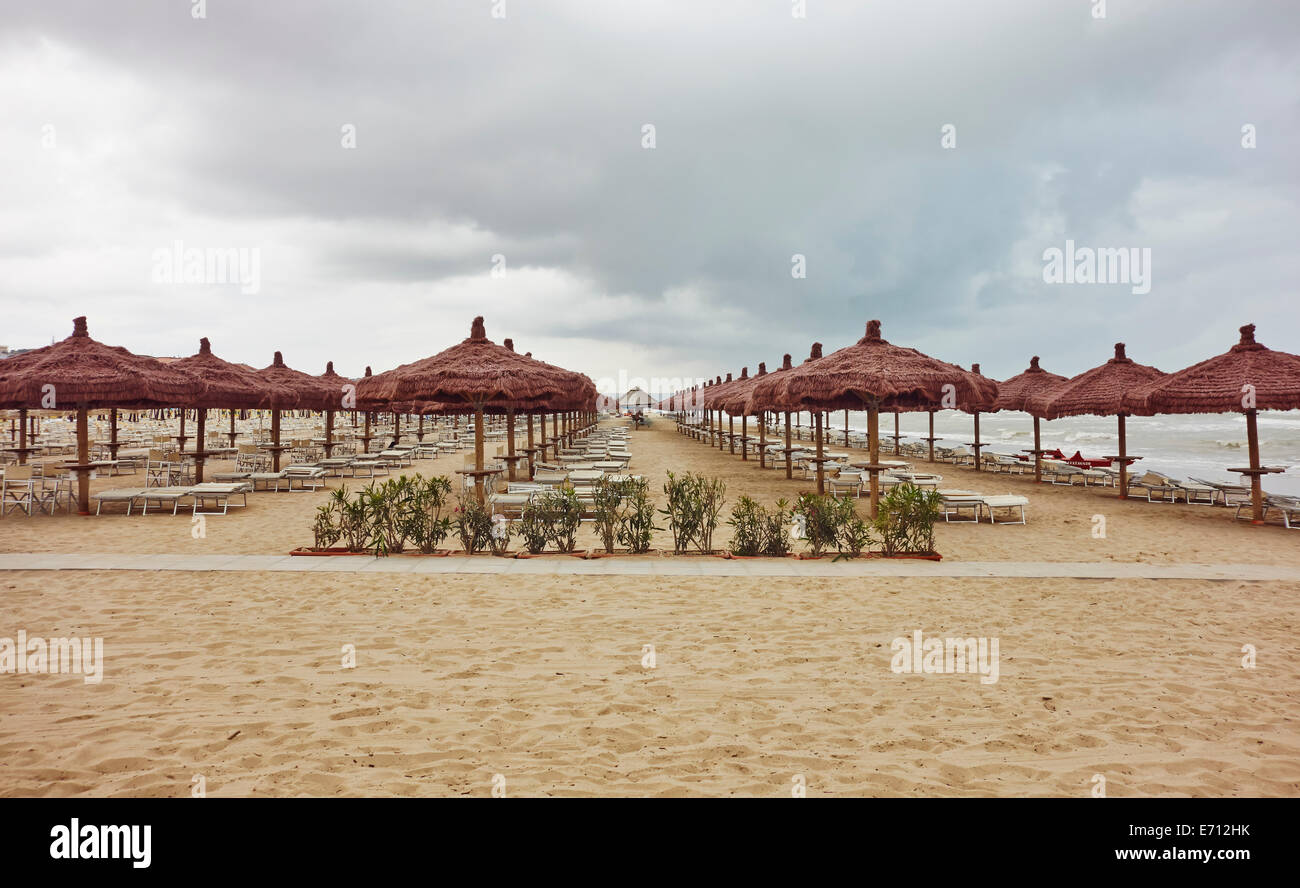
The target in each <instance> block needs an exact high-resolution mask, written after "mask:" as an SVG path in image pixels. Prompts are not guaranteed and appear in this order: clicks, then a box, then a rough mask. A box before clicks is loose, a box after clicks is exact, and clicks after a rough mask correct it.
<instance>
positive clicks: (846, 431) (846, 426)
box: [844, 410, 849, 447]
mask: <svg viewBox="0 0 1300 888" xmlns="http://www.w3.org/2000/svg"><path fill="white" fill-rule="evenodd" d="M844 446H845V447H848V446H849V411H848V410H845V411H844Z"/></svg>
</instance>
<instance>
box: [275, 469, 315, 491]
mask: <svg viewBox="0 0 1300 888" xmlns="http://www.w3.org/2000/svg"><path fill="white" fill-rule="evenodd" d="M280 474H281V475H282V476H284V480H285V481H287V482H288V488H287V489H288V490H293V482H294V481H297V482H298V489H299V490H320V489H321V488H322V487H324V486H325V470H324V469H322V468H319V467H317V466H287V467H286V468H285V469H284V471H283V472H281V473H280ZM309 485H310V486H309ZM279 489H280V487H279V485H278V484H277V485H276V490H277V491H278V490H279Z"/></svg>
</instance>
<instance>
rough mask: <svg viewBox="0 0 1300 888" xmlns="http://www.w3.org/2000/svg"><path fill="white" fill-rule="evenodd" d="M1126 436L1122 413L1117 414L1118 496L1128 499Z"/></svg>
mask: <svg viewBox="0 0 1300 888" xmlns="http://www.w3.org/2000/svg"><path fill="white" fill-rule="evenodd" d="M1126 456H1128V436H1127V435H1126V434H1125V428H1124V414H1123V413H1121V414H1120V415H1119V498H1120V499H1128V460H1127V459H1125V457H1126Z"/></svg>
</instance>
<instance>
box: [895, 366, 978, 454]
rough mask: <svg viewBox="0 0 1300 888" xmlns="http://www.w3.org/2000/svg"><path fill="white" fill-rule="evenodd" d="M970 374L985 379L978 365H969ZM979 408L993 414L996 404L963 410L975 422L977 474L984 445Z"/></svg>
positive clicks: (974, 446) (974, 445) (974, 444)
mask: <svg viewBox="0 0 1300 888" xmlns="http://www.w3.org/2000/svg"><path fill="white" fill-rule="evenodd" d="M970 372H971V375H972V376H977V377H979V378H980V379H984V378H985V377H984V374H983V373H980V365H979V364H971V365H970ZM990 381H991V382H992V383H993V384H994V385H998V381H997V380H996V379H994V380H990ZM981 406H983V408H984V411H985V412H993V411H995V410H997V405H996V402H995V403H994V404H984V405H981V404H980V403H979V402H973V403H972V404H970V405H969V406H968V407H967V408H965V409H966V411H967V412H969V413H971V414H972V415H973V417H974V422H975V440H974V442H972V444H971V449H973V450H974V451H975V471H977V472H980V471H983V466H981V465H980V449H981V448H983V446H984V445H983V444H982V443H981V442H980V408H981ZM894 417H895V419H897V417H898V413H897V412H895V413H894Z"/></svg>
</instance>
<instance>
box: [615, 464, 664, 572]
mask: <svg viewBox="0 0 1300 888" xmlns="http://www.w3.org/2000/svg"><path fill="white" fill-rule="evenodd" d="M622 485H623V508H622V510H621V512H620V513H619V518H618V541H619V542H620V543H622V544H623V545H624V546H627V549H628V551H629V552H631V553H632V554H633V555H640V554H642V553H644V552H648V551H649V550H650V540H651V537H652V535H653V534H654V532H655V531H656V530H658V528H657V527H655V507H654V504H652V503H651V502H650V482H649V481H647V480H645V479H644V478H629V479H628V480H627V481H624V482H622Z"/></svg>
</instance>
